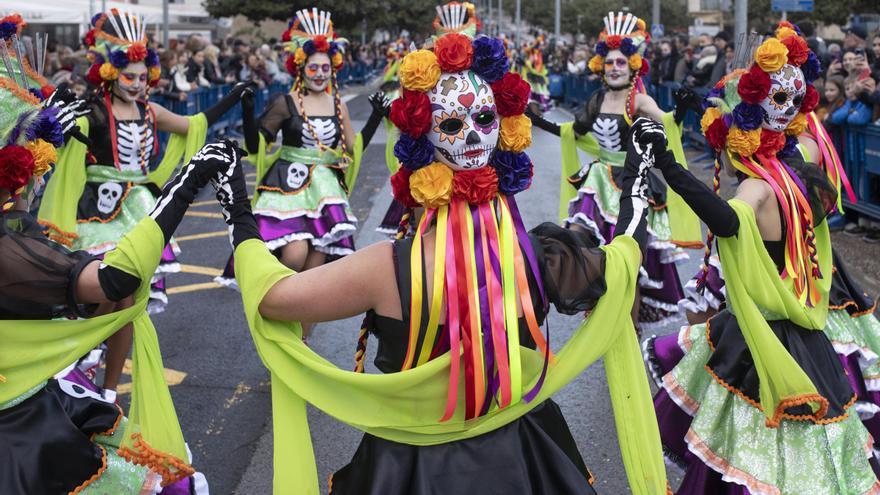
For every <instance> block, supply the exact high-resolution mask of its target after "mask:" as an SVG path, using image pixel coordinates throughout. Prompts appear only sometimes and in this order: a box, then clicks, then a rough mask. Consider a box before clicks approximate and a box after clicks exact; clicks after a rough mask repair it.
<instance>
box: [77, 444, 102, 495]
mask: <svg viewBox="0 0 880 495" xmlns="http://www.w3.org/2000/svg"><path fill="white" fill-rule="evenodd" d="M98 448H99V449H101V467H99V468H98V470H97V471H95V474H93V475H92V477H91V478H89V479H87V480H85V481H83V482H82V484H81V485H79V486H78V487H76V488H75V489H74V490H73V491H72V492H69V493H68V495H78V494H79V493H82V491H83V490H85V489H86V487H88V486H89V485H91V484H92V483H94V482H95V481H96V480H97V479H98V478H100V477H101V475H103V474H104V471H106V470H107V451H106V450H105V449H104V447H102V446H100V445H98Z"/></svg>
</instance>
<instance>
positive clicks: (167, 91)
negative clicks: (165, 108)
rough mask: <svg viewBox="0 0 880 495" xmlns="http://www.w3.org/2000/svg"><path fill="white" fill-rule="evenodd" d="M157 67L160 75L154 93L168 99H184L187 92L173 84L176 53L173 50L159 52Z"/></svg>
mask: <svg viewBox="0 0 880 495" xmlns="http://www.w3.org/2000/svg"><path fill="white" fill-rule="evenodd" d="M159 67H160V70H161V75H160V76H159V83H158V84H157V85H156V88H155V90H154V94H156V95H157V96H165V97H166V98H168V99H172V100H173V99H176V100H179V101H186V97H187V94H186V93H185V92H182V91H179V90H178V89H177V88H176V87H175V84H174V71H175V69H176V67H177V53H176V52H174V51H173V50H165V51H163V52H162V53H160V54H159Z"/></svg>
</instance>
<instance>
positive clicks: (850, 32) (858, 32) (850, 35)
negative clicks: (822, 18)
mask: <svg viewBox="0 0 880 495" xmlns="http://www.w3.org/2000/svg"><path fill="white" fill-rule="evenodd" d="M867 46H868V29H867V28H866V27H865V25H864V24H852V25H851V26H849V27H848V28H846V37H845V38H844V39H843V47H844V48H846V49H849V50H854V49H856V48H861V49H865V48H867Z"/></svg>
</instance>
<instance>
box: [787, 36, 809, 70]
mask: <svg viewBox="0 0 880 495" xmlns="http://www.w3.org/2000/svg"><path fill="white" fill-rule="evenodd" d="M782 44H783V45H785V47H786V48H788V63H790V64H791V65H794V66H795V67H800V66H801V64H802V63H804V62H806V61H807V57H809V56H810V47H809V46H807V42H806V41H804V39H803V38H801V37H800V36H789V37H788V38H785V39H784V40H782Z"/></svg>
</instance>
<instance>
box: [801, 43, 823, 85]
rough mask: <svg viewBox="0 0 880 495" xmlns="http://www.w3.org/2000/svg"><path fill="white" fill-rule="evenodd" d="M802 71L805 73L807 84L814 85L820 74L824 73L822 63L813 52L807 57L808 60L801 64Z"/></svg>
mask: <svg viewBox="0 0 880 495" xmlns="http://www.w3.org/2000/svg"><path fill="white" fill-rule="evenodd" d="M801 71H803V73H804V79H806V80H807V83H812V82H813V81H815V80H816V79H818V78H819V74H820V73H821V72H822V63H821V62H819V57H817V56H816V54H815V53H813V52H812V51H810V54H809V55H807V60H806V61H805V62H804V63H803V64H801Z"/></svg>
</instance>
